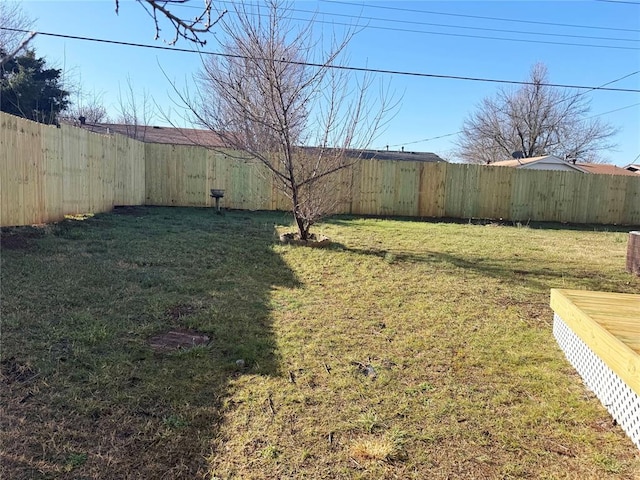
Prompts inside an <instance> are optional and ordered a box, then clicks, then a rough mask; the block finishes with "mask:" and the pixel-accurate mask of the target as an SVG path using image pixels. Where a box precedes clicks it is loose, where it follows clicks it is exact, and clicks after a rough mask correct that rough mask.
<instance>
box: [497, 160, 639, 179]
mask: <svg viewBox="0 0 640 480" xmlns="http://www.w3.org/2000/svg"><path fill="white" fill-rule="evenodd" d="M548 160H551V162H550V163H563V164H565V165H567V166H569V167H571V168H573V169H575V170H576V171H579V172H583V173H594V174H599V175H636V173H634V172H633V171H630V170H628V169H625V168H626V167H625V168H620V167H617V166H615V165H609V164H606V163H572V162H567V161H565V160H563V159H561V158H560V157H556V156H554V155H543V156H540V157H530V158H519V159H513V160H504V161H500V162H495V163H492V164H491V165H493V166H498V167H516V168H517V167H521V166H524V165H532V164H535V163H539V162H540V163H542V162H545V161H548Z"/></svg>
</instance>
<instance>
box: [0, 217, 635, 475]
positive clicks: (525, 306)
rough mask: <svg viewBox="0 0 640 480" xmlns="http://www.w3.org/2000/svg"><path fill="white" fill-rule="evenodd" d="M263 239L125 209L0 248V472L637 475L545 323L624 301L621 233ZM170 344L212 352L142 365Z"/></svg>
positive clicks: (326, 227) (366, 229)
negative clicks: (309, 241) (598, 297)
mask: <svg viewBox="0 0 640 480" xmlns="http://www.w3.org/2000/svg"><path fill="white" fill-rule="evenodd" d="M282 220H283V219H282V217H280V216H278V215H276V214H262V213H252V214H247V213H243V212H238V213H228V214H227V215H226V216H225V217H221V216H216V215H211V212H210V211H207V210H198V209H139V210H137V213H136V214H135V215H126V216H119V215H117V214H113V215H99V216H96V217H94V218H92V219H88V220H86V221H83V222H76V223H65V224H63V225H61V226H59V227H57V228H56V229H55V230H54V231H52V232H47V233H46V234H43V235H27V236H26V237H25V238H27V239H28V242H23V243H24V244H25V245H27V244H28V248H26V247H25V248H24V249H20V248H16V249H12V250H4V249H3V251H2V270H1V274H2V284H1V287H2V322H3V324H2V352H1V353H2V361H3V369H2V372H3V375H4V378H3V380H2V388H1V389H0V402H1V407H2V409H3V411H2V414H1V415H0V423H1V425H0V427H1V428H0V438H1V439H2V449H1V450H2V453H1V455H2V463H1V466H0V476H1V477H2V478H11V479H17V480H22V479H49V478H50V479H54V478H55V479H58V478H61V479H80V478H96V479H98V478H100V479H105V478H106V479H111V478H113V479H122V478H176V479H179V478H185V479H186V478H219V479H223V478H224V479H227V478H229V479H231V478H243V479H244V478H251V479H253V478H255V479H274V478H313V479H316V478H327V479H328V478H331V479H333V478H349V479H358V478H362V479H365V478H366V479H370V478H403V479H404V478H407V479H410V478H416V479H418V478H419V479H424V478H433V479H445V478H461V479H465V478H468V479H472V478H473V479H484V478H486V479H494V478H495V479H497V478H540V479H543V478H544V479H551V478H558V479H599V480H600V479H635V478H639V477H640V457H639V456H638V452H637V450H636V449H635V447H634V446H633V444H632V443H631V441H630V440H629V439H628V438H627V437H626V436H625V435H624V433H623V432H622V431H621V430H620V428H619V427H618V426H616V425H614V424H613V422H612V420H611V418H610V417H609V415H608V414H607V412H606V411H605V410H604V408H603V407H602V406H601V405H600V404H599V402H598V401H597V400H596V399H595V398H594V397H593V395H591V394H590V393H589V392H588V391H587V390H586V389H585V388H584V386H583V385H582V383H581V381H580V379H579V377H578V376H577V375H576V374H575V372H574V371H573V369H572V368H571V367H570V366H569V365H568V363H567V362H566V360H565V359H564V357H563V354H562V352H561V351H560V350H559V349H558V347H557V346H556V344H555V341H554V340H553V336H552V334H551V320H552V318H551V316H552V315H551V314H552V312H551V311H550V309H549V307H548V296H549V289H550V288H554V287H561V288H584V289H598V290H609V291H620V292H636V293H637V292H638V291H640V278H637V277H631V276H630V275H628V274H626V273H625V272H624V255H625V250H626V238H627V235H626V233H625V232H624V231H603V230H602V229H600V230H598V231H595V230H593V229H592V230H586V229H583V230H575V229H568V228H559V229H536V228H518V227H514V226H504V225H502V226H482V225H471V224H454V223H428V222H410V221H395V220H375V219H364V220H363V219H347V218H342V219H335V220H333V221H330V222H326V223H325V224H323V225H320V226H318V229H317V231H318V233H322V234H324V235H327V236H329V237H331V238H332V239H333V240H334V245H333V246H332V247H331V248H328V249H308V248H300V247H294V246H289V245H278V244H277V243H275V241H274V239H275V238H276V235H275V234H274V227H275V229H276V230H278V231H283V230H284V229H286V228H287V227H286V225H285V224H283V221H282ZM13 233H15V232H13ZM13 233H12V234H13ZM27 233H28V232H27ZM12 245H22V243H21V242H19V241H13V242H12ZM179 327H182V328H187V329H191V330H194V331H199V332H202V333H204V334H206V335H207V336H209V337H210V338H211V339H212V341H211V343H210V344H209V345H206V346H199V347H196V348H194V349H190V350H184V351H177V352H171V353H154V352H153V351H152V349H151V347H150V346H149V345H148V339H149V338H152V337H153V336H154V335H156V334H158V333H161V332H163V331H167V330H169V329H172V328H179ZM9 359H12V360H9ZM237 359H243V360H245V366H244V367H238V365H237V364H236V360H237Z"/></svg>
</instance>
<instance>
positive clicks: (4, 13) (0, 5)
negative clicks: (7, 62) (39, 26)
mask: <svg viewBox="0 0 640 480" xmlns="http://www.w3.org/2000/svg"><path fill="white" fill-rule="evenodd" d="M32 25H33V20H32V19H30V18H29V17H28V16H27V14H26V13H24V10H23V9H22V6H21V4H20V3H18V2H11V1H8V0H2V1H0V27H3V28H2V29H0V49H2V50H4V51H5V52H6V53H11V52H13V51H14V50H16V49H17V48H18V47H19V46H20V44H21V43H22V41H23V40H24V37H25V33H24V30H29V29H30V28H31V26H32ZM8 29H10V30H8ZM20 30H23V31H20Z"/></svg>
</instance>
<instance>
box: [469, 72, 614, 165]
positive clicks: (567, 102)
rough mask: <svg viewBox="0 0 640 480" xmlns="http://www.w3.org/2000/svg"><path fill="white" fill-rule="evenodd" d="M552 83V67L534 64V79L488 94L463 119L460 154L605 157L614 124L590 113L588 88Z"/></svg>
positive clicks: (476, 159) (475, 158)
mask: <svg viewBox="0 0 640 480" xmlns="http://www.w3.org/2000/svg"><path fill="white" fill-rule="evenodd" d="M547 84H548V74H547V68H546V66H545V65H544V64H541V63H538V64H536V65H534V66H533V67H532V69H531V73H530V79H529V84H527V85H524V86H522V87H520V88H519V89H517V90H506V89H502V90H500V91H499V92H498V94H497V95H496V96H495V97H493V98H485V99H484V100H482V102H481V104H480V105H479V106H478V108H477V110H476V112H474V113H473V114H471V116H469V117H468V118H467V119H466V120H465V121H464V124H463V127H462V133H461V135H460V137H459V139H458V142H457V144H458V152H457V154H458V156H459V157H461V158H462V159H463V160H465V161H467V162H470V163H486V164H488V163H493V162H495V161H500V160H505V159H509V158H511V156H512V155H514V154H515V155H516V156H520V157H524V158H530V157H536V156H540V155H556V156H558V157H561V158H566V159H567V160H571V161H574V162H575V161H586V162H602V161H603V160H602V158H601V156H600V153H601V152H602V151H604V150H607V149H610V148H612V147H613V144H612V143H611V142H610V140H611V137H612V136H613V135H615V134H616V133H617V130H616V129H615V128H613V127H612V126H610V125H608V124H606V123H605V122H602V121H601V120H599V119H596V118H588V117H587V115H588V113H589V110H590V104H589V100H588V99H587V97H586V96H585V94H584V92H583V93H576V92H571V91H568V90H561V89H559V88H556V87H550V86H548V85H547Z"/></svg>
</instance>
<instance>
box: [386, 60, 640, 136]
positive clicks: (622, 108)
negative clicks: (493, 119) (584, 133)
mask: <svg viewBox="0 0 640 480" xmlns="http://www.w3.org/2000/svg"><path fill="white" fill-rule="evenodd" d="M638 73H640V70H638V71H635V72H631V73H628V74H626V75H623V76H622V77H619V78H616V79H614V80H610V81H608V82H606V83H603V84H602V85H600V87H598V88H602V87H605V86H607V85H611V84H612V83H616V82H619V81H621V80H624V79H625V78H629V77H631V76H633V75H637V74H638ZM589 91H590V90H586V91H584V92H580V93H578V94H576V95H575V96H572V97H568V98H564V99H562V100H560V101H559V102H556V103H554V104H552V105H551V107H554V106H556V105H559V104H560V103H562V102H566V101H568V100H571V99H575V98H577V97H580V96H582V95H586V94H587V93H589ZM638 105H640V103H634V104H633V105H627V106H625V107H621V108H616V109H615V110H610V111H608V112H603V113H599V114H597V115H592V116H591V117H587V118H594V117H599V116H601V115H607V114H609V113H614V112H618V111H620V110H625V109H627V108H631V107H636V106H638ZM459 133H462V130H458V131H457V132H453V133H446V134H444V135H439V136H437V137H431V138H424V139H422V140H415V141H412V142H404V143H397V144H395V145H389V146H390V147H399V146H402V145H413V144H416V143H425V142H430V141H431V140H439V139H441V138H446V137H451V136H453V135H458V134H459Z"/></svg>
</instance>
